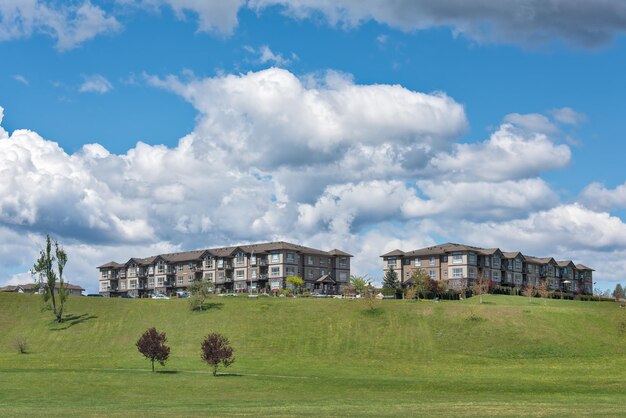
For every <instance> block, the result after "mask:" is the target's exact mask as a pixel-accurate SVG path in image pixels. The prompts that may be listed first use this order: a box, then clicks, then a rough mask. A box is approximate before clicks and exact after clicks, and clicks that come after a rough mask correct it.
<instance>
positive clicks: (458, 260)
mask: <svg viewBox="0 0 626 418" xmlns="http://www.w3.org/2000/svg"><path fill="white" fill-rule="evenodd" d="M452 264H463V256H462V255H461V254H455V255H453V256H452Z"/></svg>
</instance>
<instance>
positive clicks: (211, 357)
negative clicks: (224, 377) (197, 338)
mask: <svg viewBox="0 0 626 418" xmlns="http://www.w3.org/2000/svg"><path fill="white" fill-rule="evenodd" d="M201 357H202V360H204V361H205V362H207V364H209V365H210V366H211V367H213V376H216V375H217V367H218V366H219V365H220V363H221V364H222V365H224V367H228V366H230V365H231V364H233V363H234V362H235V358H234V357H233V348H232V347H231V346H230V342H229V341H228V338H226V337H224V336H223V335H222V334H218V333H216V332H214V333H212V334H209V335H207V336H206V338H205V339H204V341H202V353H201Z"/></svg>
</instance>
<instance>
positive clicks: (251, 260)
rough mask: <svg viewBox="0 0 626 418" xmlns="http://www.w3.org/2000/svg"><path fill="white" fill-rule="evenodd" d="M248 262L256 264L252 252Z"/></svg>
mask: <svg viewBox="0 0 626 418" xmlns="http://www.w3.org/2000/svg"><path fill="white" fill-rule="evenodd" d="M250 264H251V265H253V266H256V255H254V254H252V255H251V256H250Z"/></svg>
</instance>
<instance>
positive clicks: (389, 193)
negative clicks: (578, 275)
mask: <svg viewBox="0 0 626 418" xmlns="http://www.w3.org/2000/svg"><path fill="white" fill-rule="evenodd" d="M625 31H626V3H624V2H623V1H622V0H598V1H593V2H591V1H586V0H568V1H565V0H551V1H544V0H541V1H540V0H467V1H458V0H396V1H386V2H382V1H377V0H333V1H330V0H247V1H246V0H220V1H206V2H205V1H195V0H108V1H96V0H93V1H82V0H76V1H71V2H61V1H42V0H0V57H2V65H0V285H4V284H8V283H18V282H24V281H30V280H31V278H30V275H29V274H27V272H28V270H29V268H30V267H31V266H32V264H33V262H34V260H35V258H36V257H37V252H38V249H39V248H40V246H41V245H42V243H43V239H44V236H45V234H46V233H50V234H51V235H53V236H54V237H55V238H57V239H58V240H59V241H60V242H61V243H62V244H64V245H65V247H66V249H67V250H68V252H69V263H68V266H67V277H68V278H69V279H70V281H72V282H76V283H78V284H81V285H83V287H85V288H86V289H87V290H88V291H89V292H96V291H97V272H96V269H95V267H96V266H97V265H99V264H102V263H105V262H108V261H110V260H116V261H126V260H127V259H128V258H130V257H131V256H147V255H151V254H156V253H160V252H170V251H177V250H191V249H197V248H205V247H210V246H222V245H230V244H237V243H249V242H258V241H267V240H281V239H282V240H289V241H294V242H299V243H302V244H305V245H310V246H314V247H317V248H322V249H331V248H341V249H343V250H346V251H348V252H350V253H352V254H354V255H355V258H354V267H353V270H354V271H355V272H356V273H358V274H365V273H368V274H369V275H370V276H372V277H373V278H375V279H380V276H381V262H380V258H379V256H380V254H382V253H383V252H386V251H389V250H391V249H394V248H401V249H405V250H411V249H415V248H418V247H422V246H425V245H432V244H434V243H438V242H446V241H452V242H464V243H468V244H473V245H478V246H485V247H490V246H498V247H500V248H502V249H503V250H521V251H523V252H524V253H526V254H529V255H537V256H554V257H555V258H558V259H564V258H571V259H574V260H575V261H576V262H582V263H584V264H587V265H589V266H592V267H594V268H595V269H596V273H595V278H596V280H597V281H598V284H597V287H601V288H613V287H614V286H615V284H616V282H617V281H621V282H622V283H624V282H626V275H625V274H624V271H625V270H626V170H625V169H624V161H623V159H624V156H625V155H626V149H625V148H626V144H625V143H624V138H623V132H624V131H625V128H626V118H625V117H624V116H625V115H626V113H625V111H626V106H625V105H624V97H625V96H626V83H624V74H626V37H625V36H624V32H625Z"/></svg>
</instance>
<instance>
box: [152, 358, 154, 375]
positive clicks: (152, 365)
mask: <svg viewBox="0 0 626 418" xmlns="http://www.w3.org/2000/svg"><path fill="white" fill-rule="evenodd" d="M152 373H154V359H152Z"/></svg>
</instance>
